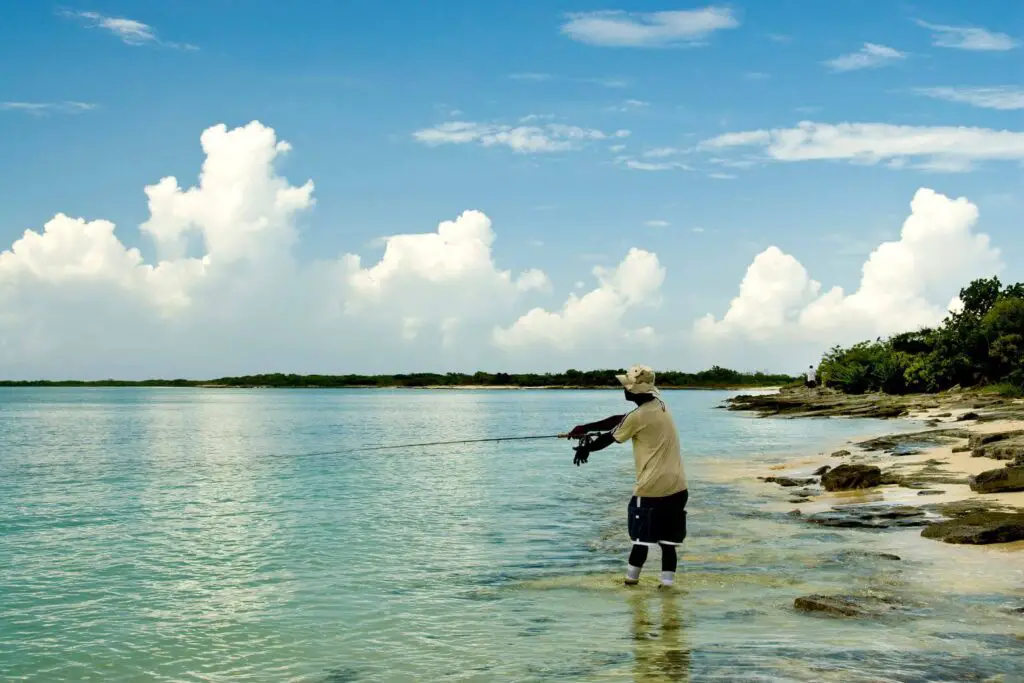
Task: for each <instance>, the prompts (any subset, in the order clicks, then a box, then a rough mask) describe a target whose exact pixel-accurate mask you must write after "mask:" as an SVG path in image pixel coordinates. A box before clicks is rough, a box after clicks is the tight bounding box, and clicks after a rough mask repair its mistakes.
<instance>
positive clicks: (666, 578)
mask: <svg viewBox="0 0 1024 683" xmlns="http://www.w3.org/2000/svg"><path fill="white" fill-rule="evenodd" d="M616 379H618V380H619V382H620V383H621V384H622V386H623V388H624V390H625V396H626V400H627V401H631V402H633V403H635V404H636V406H637V407H636V408H635V409H634V410H633V411H631V412H629V413H627V414H625V415H613V416H611V417H607V418H605V419H603V420H599V421H597V422H592V423H590V424H583V425H577V426H576V427H574V428H573V429H572V431H571V432H569V434H568V436H569V438H579V437H581V436H583V435H584V434H587V433H588V432H594V431H600V432H604V433H603V434H600V435H599V436H598V437H597V438H596V439H594V440H593V441H592V442H590V443H588V442H586V441H584V442H583V443H582V444H581V445H580V446H579V447H578V448H576V457H575V458H574V460H573V462H574V463H575V464H576V465H581V464H583V463H585V462H587V457H588V456H589V455H590V454H591V453H593V452H594V451H599V450H601V449H603V448H606V447H608V446H610V445H611V444H613V443H625V442H626V441H627V440H628V441H632V443H633V460H634V461H635V464H636V486H635V487H634V489H633V497H632V498H630V500H629V505H628V508H627V515H628V517H627V528H628V531H629V538H630V540H631V541H632V543H633V546H632V549H631V550H630V553H629V561H628V564H627V566H626V579H625V583H626V585H627V586H635V585H636V584H638V583H639V582H640V571H641V570H642V569H643V566H644V562H645V561H646V560H647V553H648V549H649V548H650V547H651V546H660V547H661V585H662V586H666V587H667V586H671V585H672V583H673V578H674V576H675V571H676V564H677V558H676V547H677V546H679V545H681V544H682V543H683V540H684V539H685V538H686V503H687V500H688V499H689V496H690V494H689V490H688V489H687V485H686V473H685V472H684V470H683V459H682V454H681V451H680V446H679V433H678V432H677V431H676V425H675V422H674V421H673V420H672V414H671V413H670V412H669V411H668V408H667V407H666V406H665V402H664V401H663V400H662V399H661V394H660V393H659V392H658V389H657V388H656V387H655V385H654V370H651V369H650V368H648V367H646V366H643V365H634V366H633V367H632V368H630V369H629V371H628V372H627V373H626V374H625V375H616ZM605 430H609V431H605Z"/></svg>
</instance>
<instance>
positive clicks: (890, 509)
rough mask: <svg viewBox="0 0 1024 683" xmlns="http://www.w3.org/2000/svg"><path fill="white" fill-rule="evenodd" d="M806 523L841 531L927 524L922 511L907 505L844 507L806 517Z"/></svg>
mask: <svg viewBox="0 0 1024 683" xmlns="http://www.w3.org/2000/svg"><path fill="white" fill-rule="evenodd" d="M806 519H807V521H808V522H812V523H814V524H820V525H821V526H828V527H838V528H841V529H889V528H893V527H915V526H925V525H927V524H928V522H929V520H928V516H927V513H925V511H924V510H921V509H920V508H916V507H912V506H909V505H845V506H843V507H837V508H832V509H831V510H828V511H826V512H816V513H814V514H813V515H808V516H807V517H806Z"/></svg>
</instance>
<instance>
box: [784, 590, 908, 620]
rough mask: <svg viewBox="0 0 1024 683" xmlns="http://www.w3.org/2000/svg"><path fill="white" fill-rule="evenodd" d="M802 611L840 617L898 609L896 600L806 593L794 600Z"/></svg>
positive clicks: (794, 603)
mask: <svg viewBox="0 0 1024 683" xmlns="http://www.w3.org/2000/svg"><path fill="white" fill-rule="evenodd" d="M793 607H795V608H796V609H798V610H800V611H802V612H820V613H822V614H828V615H832V616H838V617H870V616H881V615H883V614H885V613H887V612H891V611H892V610H894V609H896V607H897V603H896V601H895V600H892V599H891V598H890V599H886V598H878V597H869V596H857V595H804V596H802V597H799V598H797V599H796V600H794V601H793Z"/></svg>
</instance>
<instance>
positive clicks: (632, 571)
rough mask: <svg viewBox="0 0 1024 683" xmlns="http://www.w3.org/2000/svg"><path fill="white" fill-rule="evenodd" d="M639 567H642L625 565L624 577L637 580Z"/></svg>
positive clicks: (638, 578)
mask: <svg viewBox="0 0 1024 683" xmlns="http://www.w3.org/2000/svg"><path fill="white" fill-rule="evenodd" d="M641 569H643V567H634V566H633V565H631V564H628V565H626V578H627V579H629V580H630V581H639V580H640V570H641Z"/></svg>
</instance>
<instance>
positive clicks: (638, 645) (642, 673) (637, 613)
mask: <svg viewBox="0 0 1024 683" xmlns="http://www.w3.org/2000/svg"><path fill="white" fill-rule="evenodd" d="M682 599H683V596H682V595H680V594H679V593H677V592H676V591H674V590H659V591H658V593H657V594H655V595H651V594H650V593H641V592H639V591H638V592H635V593H633V594H632V595H631V596H630V598H629V602H630V606H631V607H632V609H633V633H632V636H633V680H634V681H637V682H639V681H689V680H690V643H689V639H688V638H687V633H686V624H685V622H684V617H683V614H682V609H681V607H682V606H681V601H682ZM652 606H654V607H655V610H654V614H656V616H652V609H651V608H652Z"/></svg>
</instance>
